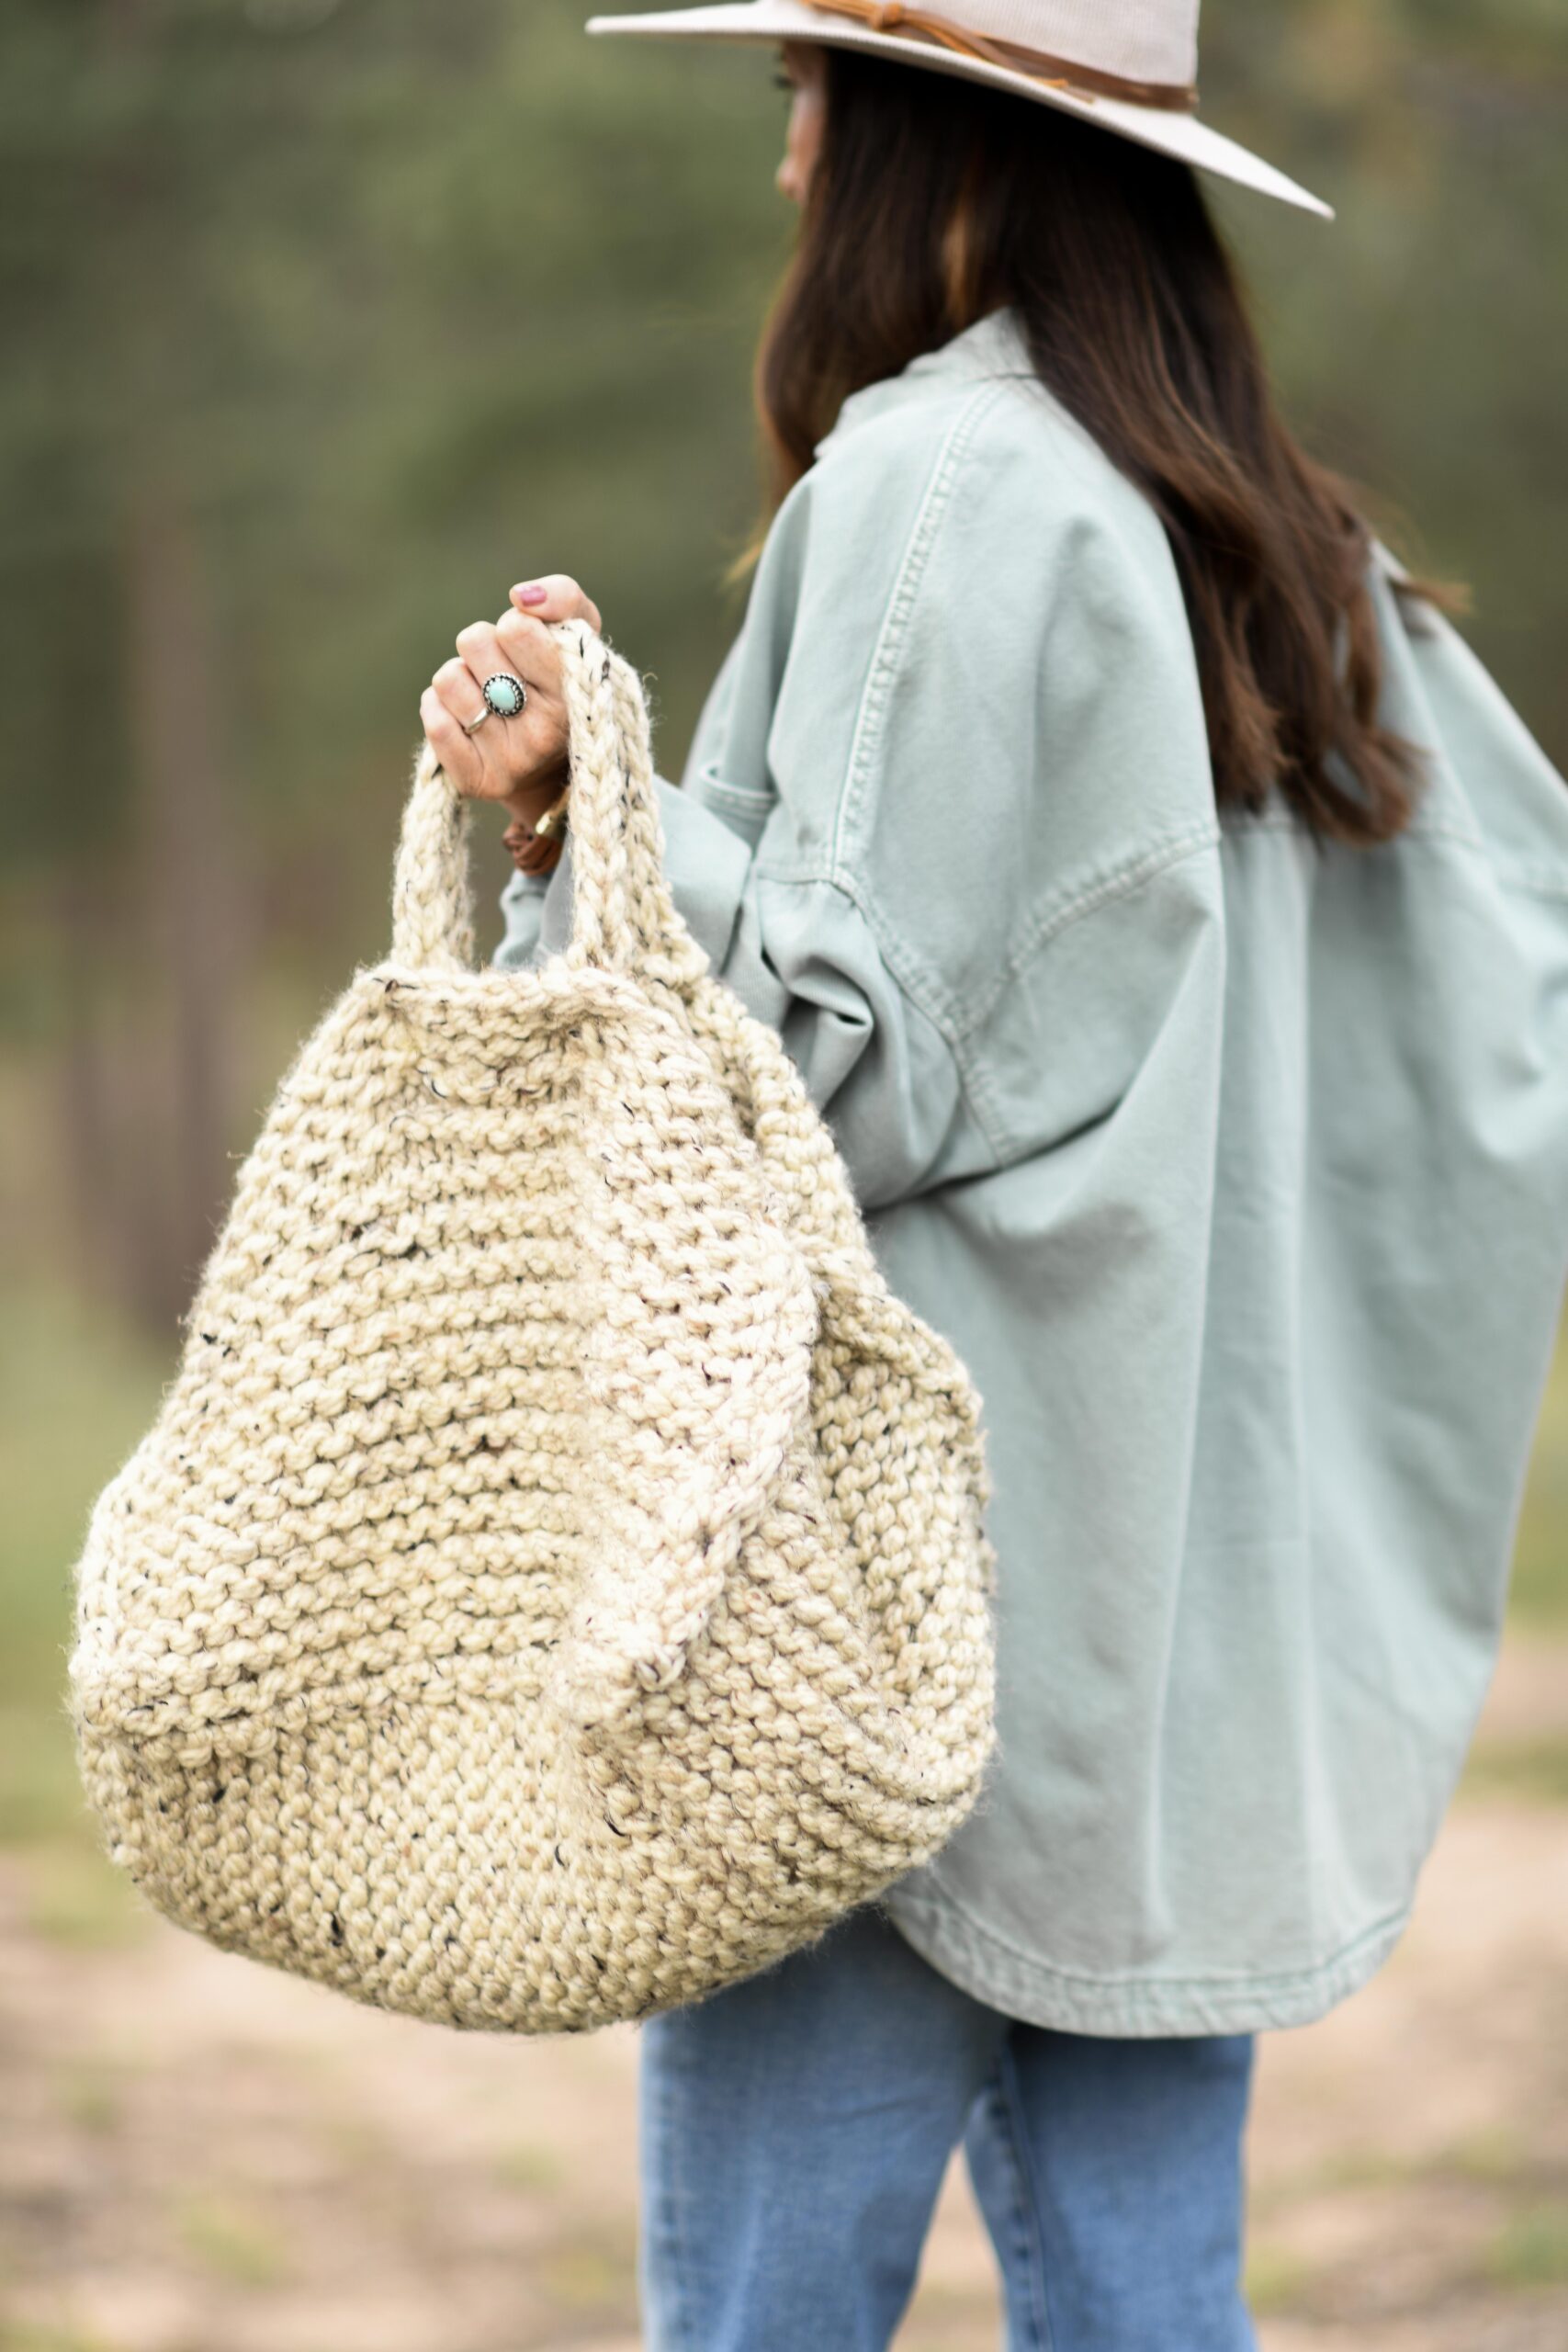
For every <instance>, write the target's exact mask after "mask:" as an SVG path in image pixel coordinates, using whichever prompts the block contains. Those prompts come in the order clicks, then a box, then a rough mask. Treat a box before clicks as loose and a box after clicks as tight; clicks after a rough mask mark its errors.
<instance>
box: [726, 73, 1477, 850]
mask: <svg viewBox="0 0 1568 2352" xmlns="http://www.w3.org/2000/svg"><path fill="white" fill-rule="evenodd" d="M826 56H827V72H828V85H827V113H826V123H825V128H824V134H823V140H822V145H821V149H820V152H819V154H818V161H817V164H816V167H815V169H814V171H813V173H812V177H811V186H810V189H809V192H808V195H807V203H806V208H805V211H804V216H803V219H802V223H801V233H800V241H799V243H798V246H797V248H796V251H795V258H794V261H793V264H792V266H791V267H790V270H789V272H788V275H787V276H786V277H785V280H784V286H783V288H782V289H781V291H780V294H779V296H778V299H777V300H776V302H775V304H774V306H773V313H772V315H771V317H770V320H769V322H768V326H767V329H766V332H765V334H764V336H763V339H762V344H761V350H760V352H759V354H758V360H757V373H756V391H757V403H758V408H759V412H760V413H761V420H762V424H763V429H764V435H765V438H766V443H767V447H768V453H769V474H770V481H769V498H768V507H769V512H770V514H771V513H772V511H773V509H774V508H775V507H776V505H777V503H778V502H779V500H780V499H781V498H782V497H783V496H784V492H786V491H787V490H789V489H790V488H791V486H792V485H793V484H794V483H795V481H798V480H799V478H800V477H801V475H802V474H804V473H805V472H806V470H807V468H808V467H809V465H810V463H811V459H812V452H813V449H814V447H815V446H816V444H817V442H818V440H820V438H821V437H822V435H824V434H825V433H826V432H827V431H828V430H829V426H830V425H831V424H832V423H833V420H834V418H835V417H836V416H837V414H838V413H839V409H840V404H841V403H842V401H844V400H845V398H846V397H847V396H848V395H849V394H850V393H851V392H852V391H856V390H860V389H861V387H862V386H863V385H866V384H870V383H874V382H876V381H878V380H879V379H882V378H884V377H886V376H891V375H897V373H898V372H899V370H900V369H901V368H904V367H905V366H907V365H908V362H909V361H910V360H911V359H913V358H916V357H917V356H919V354H920V353H922V352H926V351H931V350H934V349H935V348H937V347H938V346H939V345H942V344H943V343H945V342H947V341H948V340H949V339H950V338H951V337H952V336H953V335H954V334H957V333H959V332H960V331H961V330H962V329H963V328H964V327H965V326H968V325H970V324H972V323H973V322H975V321H976V320H977V319H979V318H981V317H982V316H984V315H985V314H986V313H987V311H992V310H995V309H996V308H998V306H999V305H1000V304H1003V303H1010V304H1011V305H1012V306H1013V307H1014V309H1015V310H1016V311H1017V313H1018V316H1019V320H1020V322H1021V326H1022V329H1023V332H1024V335H1025V337H1026V340H1027V344H1028V347H1029V351H1030V355H1031V357H1032V360H1033V364H1034V368H1035V370H1036V372H1037V374H1038V375H1039V377H1040V379H1041V380H1042V382H1043V384H1044V386H1045V387H1046V389H1047V390H1049V391H1050V392H1051V393H1053V394H1054V395H1055V398H1056V399H1057V400H1058V401H1060V402H1061V403H1062V405H1063V406H1064V407H1065V408H1066V410H1068V411H1069V413H1071V414H1072V415H1073V416H1074V417H1076V418H1077V421H1078V423H1079V424H1081V425H1083V426H1084V427H1085V429H1086V430H1087V431H1088V432H1089V434H1091V435H1092V436H1093V437H1094V439H1095V440H1096V441H1097V442H1098V443H1099V444H1100V447H1101V448H1102V449H1103V450H1104V451H1105V452H1106V454H1107V455H1108V456H1109V457H1110V458H1111V460H1112V462H1113V463H1114V464H1115V465H1116V466H1118V467H1119V468H1120V469H1121V470H1122V473H1124V474H1125V475H1127V476H1128V477H1129V478H1130V479H1131V480H1132V481H1134V482H1135V483H1136V484H1137V485H1138V487H1139V488H1140V489H1141V490H1143V491H1144V492H1145V494H1146V495H1147V496H1148V498H1149V499H1150V500H1151V502H1152V503H1153V505H1154V507H1155V510H1156V513H1157V515H1159V517H1160V520H1161V522H1162V523H1163V524H1164V526H1165V529H1166V532H1167V535H1168V539H1169V542H1170V546H1171V549H1172V552H1173V554H1174V556H1175V560H1176V567H1177V571H1178V574H1179V578H1180V582H1181V587H1182V594H1183V595H1184V597H1185V599H1186V605H1187V616H1188V619H1189V622H1190V627H1191V631H1192V638H1193V644H1194V650H1195V651H1196V655H1197V664H1198V674H1199V678H1200V681H1201V687H1202V694H1203V707H1204V711H1205V714H1206V717H1207V721H1208V731H1209V744H1210V752H1211V758H1212V763H1213V777H1214V791H1215V797H1216V800H1217V801H1218V803H1219V804H1220V805H1221V806H1222V807H1224V806H1230V807H1234V808H1243V809H1259V808H1261V807H1262V806H1263V805H1264V803H1265V802H1266V801H1267V800H1268V798H1269V794H1270V789H1271V788H1272V789H1274V790H1277V791H1278V792H1279V793H1280V794H1282V795H1283V796H1284V797H1285V799H1286V800H1287V801H1288V802H1290V803H1291V804H1292V807H1293V808H1294V809H1296V810H1297V811H1299V812H1300V814H1301V816H1302V817H1303V819H1304V820H1305V821H1306V823H1307V824H1308V826H1309V827H1310V828H1311V830H1312V831H1314V833H1315V834H1317V835H1319V836H1324V837H1329V838H1333V839H1336V840H1339V841H1345V842H1356V843H1361V844H1366V843H1371V842H1381V841H1387V840H1389V839H1390V838H1392V836H1393V835H1394V834H1395V833H1397V832H1398V831H1400V829H1401V827H1402V826H1403V825H1404V823H1405V821H1406V820H1407V819H1408V817H1409V815H1410V813H1411V810H1412V809H1413V807H1414V804H1415V799H1416V794H1417V792H1418V790H1419V787H1420V783H1421V765H1420V755H1419V753H1418V752H1417V750H1416V747H1415V746H1414V745H1412V744H1410V743H1407V742H1406V741H1404V739H1403V738H1401V737H1400V736H1398V735H1395V734H1393V733H1392V732H1390V730H1389V729H1386V728H1384V727H1382V726H1380V725H1379V724H1378V718H1377V711H1378V702H1379V692H1380V684H1381V662H1380V659H1379V647H1378V634H1377V626H1376V620H1375V616H1374V612H1373V607H1372V602H1371V595H1370V594H1369V591H1368V587H1367V582H1366V570H1367V564H1368V558H1369V542H1370V538H1371V532H1370V529H1369V526H1368V525H1367V524H1366V522H1365V521H1364V520H1363V518H1362V516H1361V515H1360V514H1359V512H1358V509H1357V506H1356V503H1355V500H1354V493H1353V492H1352V490H1351V487H1350V485H1349V484H1348V482H1346V481H1344V480H1342V479H1341V478H1340V477H1339V476H1338V475H1337V474H1334V473H1331V472H1330V471H1329V470H1328V469H1326V468H1325V467H1324V466H1321V465H1319V464H1317V463H1316V462H1315V461H1314V459H1313V458H1309V457H1308V456H1307V455H1306V453H1305V452H1304V451H1303V449H1302V448H1301V447H1300V446H1299V444H1298V443H1297V442H1296V440H1295V439H1294V437H1293V436H1292V434H1291V432H1290V431H1289V429H1288V428H1287V426H1286V424H1284V421H1283V419H1282V418H1281V417H1280V413H1279V412H1278V410H1277V409H1276V407H1275V405H1274V401H1273V398H1272V395H1271V392H1270V390H1269V380H1268V374H1267V370H1266V368H1265V365H1264V361H1263V356H1262V353H1261V351H1260V349H1259V347H1258V338H1257V335H1256V333H1255V332H1254V329H1253V326H1252V323H1251V321H1250V319H1249V317H1248V315H1247V304H1246V300H1245V297H1244V294H1243V291H1242V288H1241V285H1240V283H1239V280H1238V277H1237V274H1236V271H1235V266H1234V264H1233V262H1232V260H1231V258H1230V256H1229V254H1227V252H1226V249H1225V247H1224V243H1222V241H1221V238H1220V235H1219V232H1218V231H1217V229H1216V228H1215V225H1214V222H1213V219H1212V217H1211V215H1210V212H1209V209H1208V206H1207V204H1206V203H1205V201H1204V198H1203V195H1202V191H1201V188H1200V187H1199V185H1198V179H1197V175H1195V173H1194V172H1192V171H1191V170H1190V168H1189V167H1188V166H1187V165H1186V164H1180V163H1178V162H1176V161H1174V160H1173V159H1172V158H1170V157H1168V156H1166V155H1162V154H1158V153H1155V152H1153V151H1152V150H1150V149H1147V148H1144V147H1141V146H1138V145H1135V144H1134V143H1133V142H1132V141H1128V140H1123V139H1116V138H1112V137H1110V136H1109V135H1108V134H1107V133H1106V132H1105V131H1103V130H1100V129H1098V128H1097V127H1095V126H1093V125H1092V124H1085V123H1081V122H1079V121H1077V119H1075V118H1073V117H1072V116H1069V115H1067V114H1066V113H1064V112H1061V111H1057V110H1052V111H1051V112H1050V113H1046V112H1045V111H1044V109H1043V108H1041V107H1038V106H1036V105H1033V104H1032V103H1030V102H1028V101H1025V100H1021V99H1019V98H1017V97H1014V96H1010V95H1009V94H1007V93H1005V92H1001V91H996V90H987V89H986V88H985V87H983V86H982V85H977V84H973V83H965V82H964V81H961V80H957V79H955V78H953V77H949V76H947V75H942V76H940V77H939V76H937V75H934V74H925V73H920V72H917V71H912V70H910V69H909V68H908V66H902V65H898V64H897V63H894V62H890V61H888V60H886V59H879V58H868V57H866V56H863V55H862V54H859V53H856V52H854V51H845V50H839V49H829V50H828V51H827V52H826ZM1395 585H1396V588H1398V589H1399V591H1400V593H1401V594H1406V595H1410V596H1416V597H1426V598H1427V599H1428V600H1430V601H1431V602H1434V603H1437V604H1438V605H1442V606H1444V607H1445V608H1447V609H1450V610H1451V609H1458V608H1460V607H1461V605H1462V596H1461V593H1460V592H1459V591H1457V590H1454V589H1451V588H1448V587H1444V586H1441V585H1439V584H1438V583H1437V582H1430V581H1425V580H1420V581H1412V582H1409V583H1408V584H1407V585H1406V584H1405V583H1402V582H1396V583H1395Z"/></svg>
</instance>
